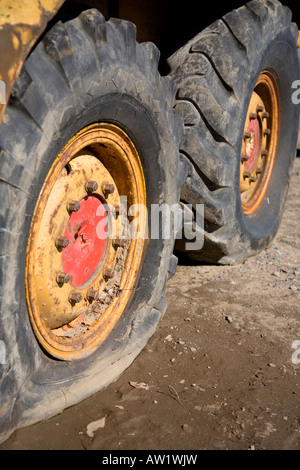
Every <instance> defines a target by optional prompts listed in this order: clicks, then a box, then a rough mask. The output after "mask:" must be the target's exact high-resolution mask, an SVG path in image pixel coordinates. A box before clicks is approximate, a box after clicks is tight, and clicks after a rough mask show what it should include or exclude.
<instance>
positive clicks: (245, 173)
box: [243, 171, 251, 178]
mask: <svg viewBox="0 0 300 470" xmlns="http://www.w3.org/2000/svg"><path fill="white" fill-rule="evenodd" d="M250 175H251V173H250V172H249V171H244V174H243V176H244V178H250Z"/></svg>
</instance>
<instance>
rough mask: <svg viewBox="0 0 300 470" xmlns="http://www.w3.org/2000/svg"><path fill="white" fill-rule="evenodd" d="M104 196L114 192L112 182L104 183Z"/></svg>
mask: <svg viewBox="0 0 300 470" xmlns="http://www.w3.org/2000/svg"><path fill="white" fill-rule="evenodd" d="M101 189H102V192H103V194H104V197H105V198H107V196H108V195H109V194H112V193H113V192H114V190H115V187H114V185H113V184H111V183H103V184H102V186H101Z"/></svg>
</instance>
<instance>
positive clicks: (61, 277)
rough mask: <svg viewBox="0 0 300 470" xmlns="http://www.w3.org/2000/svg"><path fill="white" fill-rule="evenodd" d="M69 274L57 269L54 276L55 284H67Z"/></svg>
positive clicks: (69, 277) (69, 278)
mask: <svg viewBox="0 0 300 470" xmlns="http://www.w3.org/2000/svg"><path fill="white" fill-rule="evenodd" d="M70 280H71V276H70V274H67V273H64V272H63V271H59V272H58V273H57V276H56V282H57V284H67V283H68V282H70Z"/></svg>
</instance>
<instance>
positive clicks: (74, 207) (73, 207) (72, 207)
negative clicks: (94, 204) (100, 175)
mask: <svg viewBox="0 0 300 470" xmlns="http://www.w3.org/2000/svg"><path fill="white" fill-rule="evenodd" d="M79 209H80V202H78V201H72V200H71V201H69V202H68V204H67V210H68V212H78V211H79Z"/></svg>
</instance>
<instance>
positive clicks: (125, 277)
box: [26, 124, 146, 360]
mask: <svg viewBox="0 0 300 470" xmlns="http://www.w3.org/2000/svg"><path fill="white" fill-rule="evenodd" d="M121 196H126V197H127V202H128V206H131V205H133V204H140V205H141V207H144V206H145V201H146V194H145V181H144V177H143V171H142V166H141V162H140V160H139V156H138V154H137V151H136V149H135V147H134V145H133V143H132V142H131V140H130V139H129V138H128V136H127V135H126V134H125V133H124V132H123V131H122V130H121V129H119V128H118V127H116V126H113V125H109V124H100V125H98V124H97V125H93V126H90V127H88V128H86V129H83V130H82V131H81V132H80V133H79V134H78V135H76V136H75V137H74V138H73V139H71V141H70V142H69V143H68V144H67V146H66V148H65V149H64V150H63V152H62V153H61V154H60V155H59V156H58V158H57V159H56V161H55V162H54V164H53V165H52V167H51V169H50V172H49V174H48V176H47V178H46V181H45V183H44V186H43V189H42V191H41V194H40V197H39V200H38V203H37V206H36V209H35V213H34V216H33V220H32V226H31V233H30V237H29V243H28V254H27V265H26V290H27V303H28V307H29V314H30V319H31V322H32V325H33V329H34V331H35V333H36V335H37V337H38V339H39V341H40V343H41V344H42V346H43V347H44V348H45V349H46V350H47V351H48V352H49V353H51V355H53V356H55V357H58V358H61V359H68V360H70V359H77V358H82V357H84V356H85V355H87V354H90V353H91V352H92V351H93V350H94V349H95V348H96V347H97V346H98V345H99V344H100V343H101V342H102V341H103V340H104V339H105V338H106V337H107V336H108V334H109V333H110V332H111V330H112V328H113V327H114V325H115V324H116V322H117V321H118V319H119V318H120V316H121V315H122V313H123V311H124V309H125V307H126V305H127V302H128V301H129V299H130V297H131V294H132V291H133V290H134V287H135V285H136V283H137V279H138V275H139V271H140V266H141V260H142V258H143V246H144V239H143V238H142V237H138V238H137V239H134V240H131V239H129V238H128V236H124V223H123V222H124V221H122V220H120V219H121V218H120V217H119V216H118V214H119V207H120V201H121ZM116 208H117V210H116ZM126 209H127V208H126ZM139 223H140V225H141V231H140V233H141V234H142V233H143V227H144V228H145V227H146V210H145V211H144V213H143V211H142V213H139ZM125 235H126V234H125Z"/></svg>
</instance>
